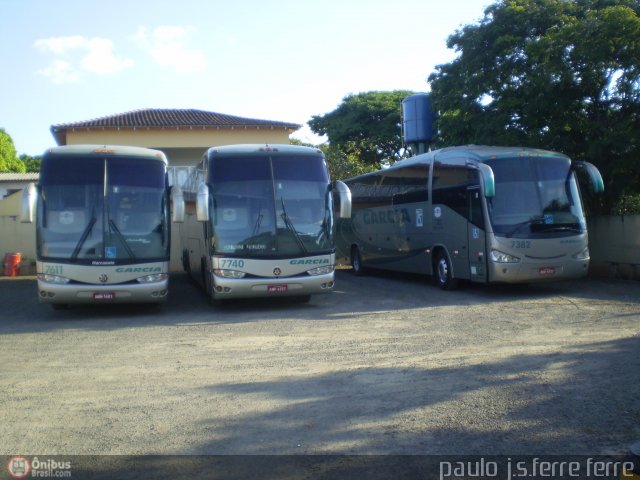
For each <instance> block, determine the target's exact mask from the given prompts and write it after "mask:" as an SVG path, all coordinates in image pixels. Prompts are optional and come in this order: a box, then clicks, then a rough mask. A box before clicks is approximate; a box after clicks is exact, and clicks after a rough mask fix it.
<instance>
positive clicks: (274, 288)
mask: <svg viewBox="0 0 640 480" xmlns="http://www.w3.org/2000/svg"><path fill="white" fill-rule="evenodd" d="M288 290H289V286H288V285H267V292H269V293H284V292H286V291H288Z"/></svg>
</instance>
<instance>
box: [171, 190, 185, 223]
mask: <svg viewBox="0 0 640 480" xmlns="http://www.w3.org/2000/svg"><path fill="white" fill-rule="evenodd" d="M171 203H172V204H173V212H172V214H171V221H172V222H174V223H182V222H184V194H183V193H182V189H181V188H180V187H178V186H177V185H174V186H173V187H171Z"/></svg>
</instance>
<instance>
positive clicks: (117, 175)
mask: <svg viewBox="0 0 640 480" xmlns="http://www.w3.org/2000/svg"><path fill="white" fill-rule="evenodd" d="M166 192H167V189H166V167H165V164H164V162H160V161H155V160H149V159H140V158H128V157H118V158H108V159H105V158H96V157H78V156H74V157H63V158H50V159H47V161H45V162H43V165H42V170H41V173H40V196H39V201H40V206H39V211H40V212H41V215H39V218H38V224H37V246H38V251H39V255H40V256H41V257H42V258H45V259H49V260H52V259H55V260H60V261H70V262H77V263H88V264H91V263H94V262H96V261H100V262H105V263H133V262H140V261H165V260H166V258H168V252H169V229H168V220H169V217H168V208H167V207H168V200H167V193H166Z"/></svg>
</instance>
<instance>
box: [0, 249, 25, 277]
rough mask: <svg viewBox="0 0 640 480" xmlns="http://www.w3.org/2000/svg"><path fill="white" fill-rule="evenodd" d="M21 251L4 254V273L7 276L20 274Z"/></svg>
mask: <svg viewBox="0 0 640 480" xmlns="http://www.w3.org/2000/svg"><path fill="white" fill-rule="evenodd" d="M21 261H22V254H21V253H7V254H5V256H4V274H5V275H6V276H7V277H15V276H17V275H19V274H20V262H21Z"/></svg>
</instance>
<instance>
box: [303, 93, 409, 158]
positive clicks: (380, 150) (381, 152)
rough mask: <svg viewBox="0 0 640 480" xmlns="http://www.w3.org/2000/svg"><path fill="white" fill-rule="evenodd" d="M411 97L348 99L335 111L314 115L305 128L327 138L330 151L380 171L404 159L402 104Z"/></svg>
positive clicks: (381, 95)
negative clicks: (381, 167)
mask: <svg viewBox="0 0 640 480" xmlns="http://www.w3.org/2000/svg"><path fill="white" fill-rule="evenodd" d="M412 93H414V92H410V91H407V90H396V91H392V92H381V91H374V92H364V93H359V94H355V95H347V96H346V97H344V98H343V99H342V103H341V104H340V105H339V106H338V107H337V108H336V109H335V110H334V111H332V112H329V113H327V114H325V115H315V116H313V117H312V118H311V120H310V121H309V122H308V124H309V127H310V128H311V130H312V131H313V132H314V133H316V134H318V135H326V136H327V137H328V139H329V144H330V145H331V147H332V148H335V149H338V150H339V151H340V152H342V154H344V155H345V156H347V157H348V156H352V157H353V156H355V157H357V158H358V159H359V161H360V162H361V163H362V164H363V165H366V166H371V167H374V168H380V166H381V165H383V164H386V163H393V162H395V161H396V160H397V159H399V158H402V156H403V152H404V149H403V143H402V138H401V135H400V133H401V128H400V124H401V117H402V105H401V102H402V100H403V99H404V98H405V97H406V96H408V95H411V94H412ZM334 151H335V150H334Z"/></svg>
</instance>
